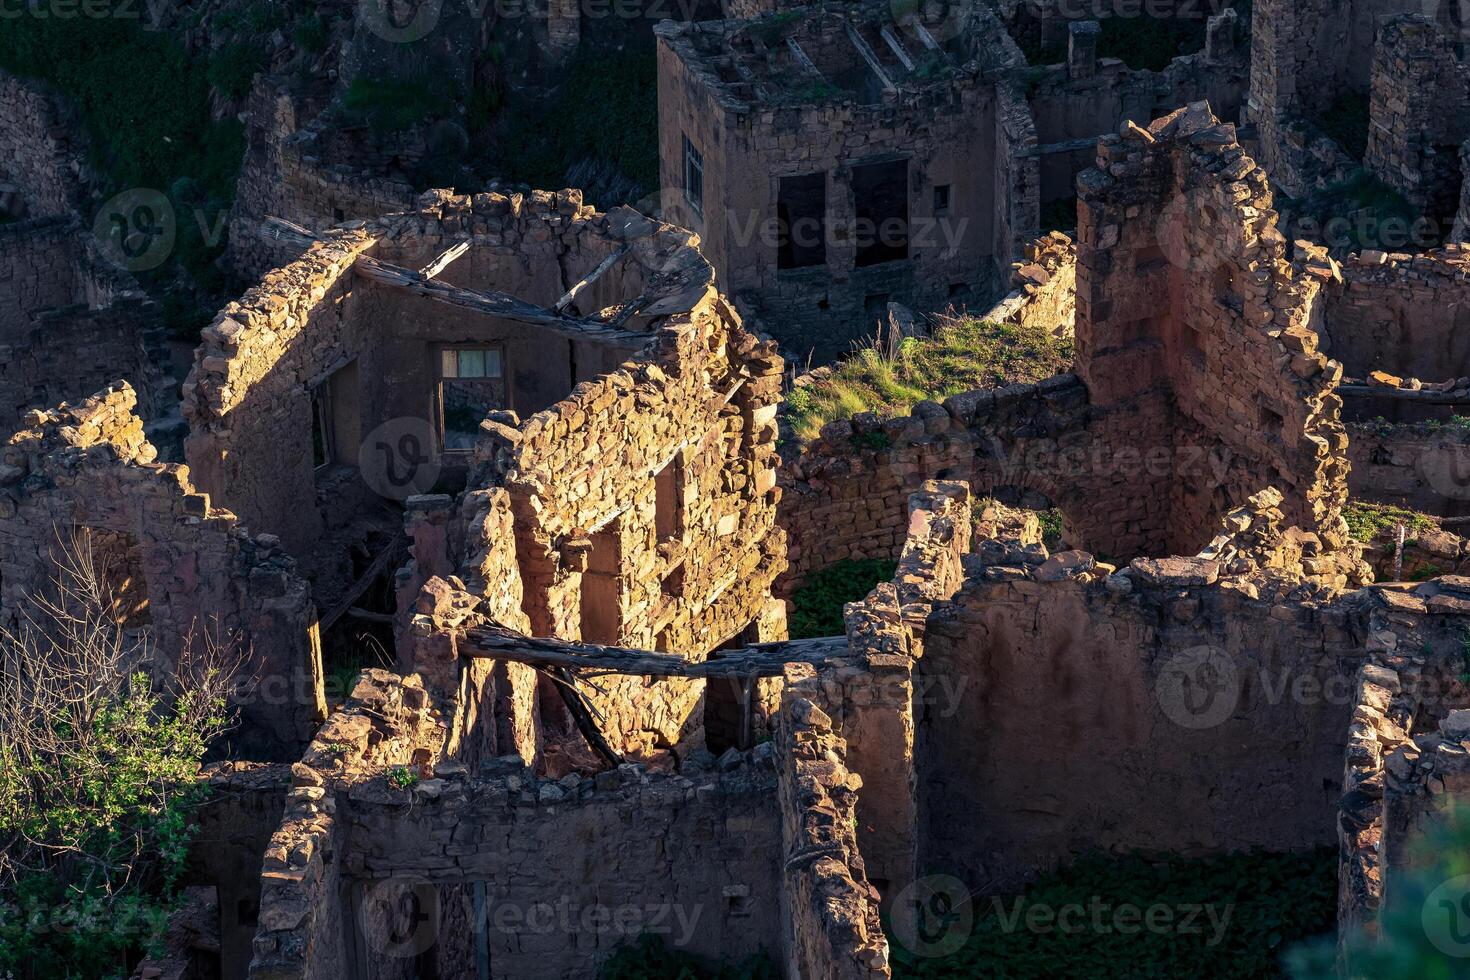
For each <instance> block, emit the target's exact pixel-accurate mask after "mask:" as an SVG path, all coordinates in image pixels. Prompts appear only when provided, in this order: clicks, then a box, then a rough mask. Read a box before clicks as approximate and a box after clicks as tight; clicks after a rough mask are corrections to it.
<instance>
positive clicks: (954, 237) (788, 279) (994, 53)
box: [655, 4, 1036, 362]
mask: <svg viewBox="0 0 1470 980" xmlns="http://www.w3.org/2000/svg"><path fill="white" fill-rule="evenodd" d="M966 12H967V14H968V15H969V18H970V19H969V22H968V27H967V30H968V31H970V32H973V34H974V38H975V39H974V40H973V42H972V47H970V52H971V56H972V57H977V58H978V60H977V61H976V62H974V63H973V64H972V65H970V66H966V67H964V68H955V69H954V70H953V71H952V72H950V74H952V75H953V76H954V77H953V78H952V79H950V80H948V81H946V82H943V83H939V84H935V83H931V82H928V81H925V82H922V83H920V84H915V83H914V82H913V81H912V80H911V81H908V82H906V83H905V84H904V86H903V87H902V88H901V90H899V91H896V92H889V93H888V94H886V95H885V96H884V97H883V99H882V101H881V102H880V103H877V104H872V105H862V104H859V103H860V102H861V101H862V100H861V99H859V98H856V97H855V95H856V93H854V92H849V91H836V90H835V89H833V90H832V91H831V92H830V94H826V95H821V96H818V97H816V98H813V99H811V100H808V101H796V100H793V99H789V98H786V99H776V98H767V97H766V96H765V95H763V94H761V93H760V92H758V91H757V90H756V89H755V88H754V87H753V86H752V83H751V82H747V81H742V80H741V76H740V75H739V74H738V72H737V70H736V69H734V68H732V67H730V66H729V62H730V61H731V60H732V59H734V60H739V61H742V62H743V61H745V60H746V59H747V58H748V59H749V60H750V61H751V63H752V64H755V67H754V68H752V69H751V72H752V73H753V74H754V73H757V72H758V73H760V74H756V75H755V78H754V83H753V84H754V85H758V86H766V85H769V91H771V92H775V91H779V90H784V89H789V88H790V86H791V82H790V81H789V80H788V79H785V78H782V77H774V76H775V75H777V74H778V73H779V69H778V62H779V61H780V59H781V58H788V57H789V54H788V53H787V52H786V50H785V47H784V45H783V44H782V43H780V42H777V44H776V49H777V50H778V51H779V57H778V55H776V54H770V55H767V53H766V48H765V47H764V41H760V40H758V39H757V38H756V37H755V35H753V34H750V33H747V32H746V30H745V28H746V26H747V25H742V24H740V23H737V22H733V21H727V22H721V23H709V24H699V25H692V24H675V23H672V22H665V23H663V24H661V25H659V27H658V28H656V29H655V34H656V35H657V37H658V48H659V157H660V161H661V176H660V182H661V185H662V186H663V187H664V188H666V189H667V190H666V193H665V195H664V200H663V202H662V203H663V207H664V216H665V218H666V219H667V220H670V221H672V222H674V223H675V224H678V225H680V226H682V227H686V228H690V229H692V230H693V231H695V232H697V233H698V234H699V235H700V237H701V239H702V241H703V247H704V251H705V254H706V255H707V256H708V257H709V260H710V262H711V264H712V265H714V267H715V269H716V271H717V272H718V274H719V276H720V278H721V280H722V281H723V282H724V284H725V289H726V290H727V291H728V292H729V293H730V294H731V295H732V296H734V297H735V298H736V299H737V300H738V301H739V302H740V304H741V309H742V312H745V313H747V314H748V315H749V316H750V317H752V318H753V319H757V320H759V322H760V324H761V328H762V329H763V330H766V331H768V332H771V333H772V335H773V336H775V337H776V338H777V339H778V340H779V341H781V343H782V344H783V346H784V347H785V348H786V349H788V350H790V351H791V352H793V354H794V355H796V356H798V357H800V358H802V359H805V358H806V356H807V355H808V353H809V352H813V356H814V358H815V360H816V361H817V362H824V361H827V360H830V359H832V358H834V357H836V356H839V355H841V354H844V353H846V351H847V350H848V349H849V347H850V345H851V344H852V342H853V341H856V340H859V339H860V338H862V337H866V336H869V335H871V334H872V333H874V331H875V329H876V326H877V322H878V319H879V318H880V316H882V315H883V310H884V309H885V308H886V303H887V302H889V301H892V302H898V303H902V304H904V305H907V306H910V307H913V308H915V309H918V310H923V311H928V310H939V309H943V308H944V307H945V306H946V305H948V304H949V303H950V302H951V301H952V299H954V298H957V297H958V298H960V299H961V300H962V299H963V298H964V297H966V296H974V297H980V298H983V297H985V296H986V295H988V294H989V293H990V292H991V291H992V290H993V287H994V282H995V280H996V279H997V278H998V275H997V273H998V271H999V270H1000V269H1003V268H1005V266H1007V265H1008V264H1009V263H1010V261H1011V260H1012V258H1014V257H1015V256H1016V255H1018V254H1019V250H1020V247H1021V244H1022V243H1023V242H1025V241H1029V240H1030V239H1032V238H1034V237H1035V236H1036V224H1035V221H1034V220H1032V221H1030V222H1029V223H1024V224H1023V223H1018V222H1015V221H1012V222H1011V223H1010V227H1004V226H1003V224H1002V221H1001V219H1000V218H999V215H1000V213H1001V212H1002V211H1004V210H1005V209H1006V208H1008V207H1011V206H1012V205H1011V204H1010V202H1011V200H1012V199H1011V198H1009V197H1007V196H1005V195H1004V194H1003V193H1001V190H1002V185H998V184H997V178H992V177H991V173H992V171H993V170H994V169H995V167H993V166H991V164H996V166H998V165H999V157H998V154H1000V153H1002V152H1004V148H1003V147H1002V148H998V149H995V150H993V149H992V147H993V146H995V143H994V142H993V141H992V139H991V138H990V137H991V135H992V129H993V127H997V126H1000V125H1003V124H1002V123H1001V122H999V121H998V120H997V112H998V111H1000V110H999V109H998V107H997V94H996V86H995V84H994V79H993V76H991V75H990V74H987V72H990V71H993V70H998V69H999V67H1001V66H1003V65H1006V64H1020V63H1022V60H1023V59H1022V58H1021V56H1020V53H1019V51H1018V50H1017V49H1016V48H1015V45H1014V44H1013V43H1012V42H1011V41H1010V39H1009V37H1007V36H1006V35H1005V33H1004V30H1003V28H1002V27H1001V26H1000V24H999V22H998V20H996V19H995V17H994V15H993V13H991V12H990V11H989V9H988V8H986V7H985V6H984V5H982V4H972V5H967V6H966ZM849 17H851V18H853V21H854V23H860V24H866V23H867V22H868V21H869V20H873V19H874V18H876V19H877V20H879V21H891V19H892V13H891V11H889V9H888V7H887V6H886V5H869V6H868V7H866V8H861V9H859V8H854V10H853V11H852V12H850V13H847V12H839V11H837V10H835V9H829V10H824V11H823V10H814V11H811V12H806V13H804V14H803V15H802V20H801V23H800V24H799V25H798V26H796V27H795V28H794V29H793V34H792V36H793V37H795V38H796V39H797V41H798V43H799V44H801V45H803V47H804V49H810V52H809V53H810V55H811V56H812V57H813V58H816V59H817V60H818V61H824V58H825V55H826V54H827V53H830V54H831V60H832V61H833V62H834V63H836V62H837V61H838V60H839V59H846V60H847V61H850V62H852V64H853V66H854V67H857V68H858V71H859V72H861V71H864V70H866V69H863V68H861V67H860V62H857V55H856V52H855V51H854V50H853V49H852V46H851V43H850V41H849V39H848V37H847V35H846V27H845V26H844V25H845V24H846V23H847V22H848V18H849ZM861 29H866V28H861ZM894 29H895V30H898V31H899V32H900V33H902V32H903V30H904V29H903V28H901V27H895V28H894ZM873 30H874V34H875V36H876V28H874V29H873ZM914 43H915V44H917V42H914ZM767 60H768V61H769V64H767V63H765V62H766V61H767ZM956 61H957V62H958V59H956ZM824 63H825V62H824ZM764 75H772V76H773V77H771V78H770V79H769V80H767V79H766V78H765V77H762V76H764ZM1021 110H1022V112H1023V113H1024V104H1023V105H1022V106H1021ZM686 139H688V140H689V142H690V144H692V145H693V146H694V147H695V149H696V150H698V152H699V153H700V154H701V155H702V157H703V160H704V181H703V186H704V195H703V204H702V207H701V208H697V207H695V206H693V205H692V204H691V203H690V202H689V201H688V200H686V198H685V195H684V193H683V190H682V188H683V187H684V141H685V140H686ZM899 159H907V160H908V161H909V166H908V181H907V186H906V187H905V188H901V189H898V190H897V191H895V193H903V194H905V195H906V197H907V213H908V221H909V228H908V235H909V239H910V248H909V255H908V257H907V258H904V259H895V260H893V261H887V262H882V263H879V264H876V265H871V266H865V267H859V266H857V265H856V258H857V242H856V235H854V234H853V228H854V227H855V222H856V220H857V218H858V214H857V211H856V204H855V200H854V192H853V190H852V181H853V169H854V167H856V166H860V165H862V164H865V163H869V162H876V161H893V160H899ZM810 174H825V175H826V199H825V221H826V234H825V242H826V252H825V262H824V264H822V265H818V266H811V267H805V268H796V269H778V255H777V252H778V249H777V243H776V241H775V236H774V233H773V232H772V229H773V228H774V227H775V222H776V220H777V203H778V202H777V197H778V190H779V178H780V177H781V176H793V175H810ZM1023 179H1024V178H1018V181H1020V180H1023ZM938 185H947V186H948V187H949V188H950V205H949V210H948V212H947V213H936V212H935V210H934V188H935V187H936V186H938ZM1028 199H1031V200H1034V195H1033V196H1031V197H1030V198H1028V197H1027V196H1026V195H1025V194H1023V196H1022V200H1028ZM1032 217H1033V218H1034V216H1032ZM1007 236H1009V237H1007ZM877 297H883V298H884V299H883V300H882V301H881V302H880V301H879V299H877Z"/></svg>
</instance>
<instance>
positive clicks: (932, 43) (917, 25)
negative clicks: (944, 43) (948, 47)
mask: <svg viewBox="0 0 1470 980" xmlns="http://www.w3.org/2000/svg"><path fill="white" fill-rule="evenodd" d="M909 26H910V27H912V28H913V29H914V33H915V34H917V35H919V40H920V41H921V42H923V45H924V47H926V48H928V49H929V50H930V51H939V52H943V51H944V48H943V47H941V46H940V44H939V42H938V41H936V40H934V35H933V34H930V33H929V28H927V27H925V26H924V22H923V21H922V20H920V19H919V15H918V14H917V13H915V14H914V16H913V18H912V19H911V20H910V21H909ZM946 60H948V59H946Z"/></svg>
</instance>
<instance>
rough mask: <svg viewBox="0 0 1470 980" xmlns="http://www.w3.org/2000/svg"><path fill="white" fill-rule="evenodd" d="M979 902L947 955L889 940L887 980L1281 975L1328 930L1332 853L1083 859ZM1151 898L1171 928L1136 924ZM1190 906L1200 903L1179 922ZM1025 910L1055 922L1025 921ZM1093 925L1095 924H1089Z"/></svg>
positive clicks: (1332, 914) (1184, 979) (1246, 979)
mask: <svg viewBox="0 0 1470 980" xmlns="http://www.w3.org/2000/svg"><path fill="white" fill-rule="evenodd" d="M976 903H977V904H976V907H975V910H974V911H975V923H974V928H973V930H972V932H971V934H970V936H969V939H968V941H967V942H966V943H965V945H964V947H963V948H962V949H960V950H959V951H958V952H956V953H954V954H953V955H951V956H947V957H936V958H930V959H924V958H921V957H916V956H914V955H912V953H910V952H909V951H907V950H905V949H904V947H903V944H902V943H901V942H899V941H898V940H897V939H896V938H890V948H891V949H892V959H893V975H894V977H895V978H925V980H930V978H941V977H943V978H961V977H974V978H987V980H989V978H997V980H1053V978H1057V977H1087V978H1089V980H1112V978H1117V980H1135V978H1139V977H1149V978H1174V977H1177V978H1180V980H1194V978H1199V977H1209V978H1212V980H1263V978H1274V977H1285V976H1286V975H1287V974H1286V973H1285V971H1284V967H1283V964H1282V958H1283V954H1284V953H1285V951H1286V950H1287V948H1288V947H1289V946H1291V945H1292V944H1294V943H1296V942H1298V941H1301V940H1306V939H1309V938H1312V937H1316V936H1320V935H1322V934H1324V933H1330V932H1331V930H1332V929H1333V927H1334V924H1335V919H1336V905H1337V862H1336V851H1335V850H1334V849H1326V848H1324V849H1322V850H1319V851H1314V852H1308V853H1294V854H1232V855H1226V856H1221V857H1215V858H1207V859H1202V860H1186V859H1183V858H1177V857H1176V858H1170V859H1168V860H1166V861H1150V860H1145V859H1143V858H1140V857H1125V858H1112V857H1107V856H1093V857H1086V858H1083V859H1081V860H1079V861H1077V862H1076V863H1075V864H1073V865H1071V866H1070V867H1067V868H1063V869H1061V870H1059V871H1056V872H1053V873H1051V874H1048V875H1045V876H1043V877H1042V878H1041V879H1040V880H1038V881H1037V882H1036V883H1035V884H1033V885H1032V886H1031V887H1030V888H1028V889H1027V890H1026V892H1025V894H1024V895H1023V896H1017V897H1009V898H1001V899H977V900H976ZM1156 906H1163V907H1164V909H1165V910H1166V911H1167V912H1168V914H1169V915H1170V920H1169V921H1170V922H1171V923H1172V924H1173V925H1172V927H1164V928H1155V929H1149V928H1143V927H1142V923H1144V922H1146V921H1148V920H1147V919H1146V918H1145V916H1146V915H1147V914H1148V911H1149V910H1150V909H1152V908H1154V907H1156ZM1125 907H1128V908H1133V909H1137V910H1138V913H1137V918H1130V919H1119V918H1115V916H1117V915H1119V914H1120V913H1119V910H1120V909H1122V908H1125ZM1068 908H1073V909H1080V911H1076V912H1074V913H1072V914H1070V915H1069V916H1067V918H1066V919H1065V920H1064V919H1062V918H1061V912H1062V910H1064V909H1068ZM1193 908H1198V909H1201V911H1199V912H1198V913H1197V914H1194V915H1193V916H1192V917H1191V918H1190V919H1189V921H1188V923H1187V924H1186V921H1185V918H1186V916H1187V915H1189V914H1190V913H1189V912H1188V910H1189V909H1193ZM1095 909H1101V910H1103V911H1100V912H1095V911H1094V910H1095ZM1033 910H1034V911H1033ZM1211 912H1212V913H1213V918H1212V917H1211V914H1210V913H1211ZM1133 914H1134V913H1128V915H1129V916H1132V915H1133ZM1163 914H1164V913H1155V919H1154V920H1153V921H1155V922H1156V923H1157V922H1160V921H1162V918H1161V916H1162V915H1163ZM1028 915H1029V916H1030V917H1031V919H1030V921H1032V922H1035V923H1044V922H1050V923H1052V926H1051V927H1050V928H1048V929H1042V928H1036V929H1032V928H1028V927H1027V922H1028ZM1099 921H1100V922H1101V923H1102V926H1101V927H1098V926H1096V925H1095V923H1097V922H1099ZM1062 923H1065V924H1066V925H1067V926H1068V927H1069V928H1066V929H1063V928H1061V924H1062ZM1115 923H1122V924H1124V925H1125V926H1127V928H1128V930H1129V931H1127V932H1124V931H1122V930H1121V929H1119V928H1117V927H1116V926H1115ZM1130 923H1137V924H1138V926H1139V927H1138V928H1134V927H1133V925H1132V924H1130Z"/></svg>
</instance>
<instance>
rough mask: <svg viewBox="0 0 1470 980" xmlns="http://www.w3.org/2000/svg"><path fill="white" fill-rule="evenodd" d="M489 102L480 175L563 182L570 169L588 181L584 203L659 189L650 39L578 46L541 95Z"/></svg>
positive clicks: (608, 202) (552, 184) (553, 184)
mask: <svg viewBox="0 0 1470 980" xmlns="http://www.w3.org/2000/svg"><path fill="white" fill-rule="evenodd" d="M482 96H483V98H484V100H485V101H486V102H487V103H490V104H492V105H491V106H490V107H487V112H493V120H494V121H493V124H492V128H491V132H492V133H493V135H494V140H493V142H491V143H489V144H487V145H489V146H491V151H490V154H489V155H488V156H487V157H486V158H485V159H484V160H482V161H481V162H480V164H479V168H480V169H481V170H483V171H484V173H485V175H486V176H487V177H490V176H498V177H502V178H504V179H506V180H511V181H517V182H523V183H527V184H530V185H531V186H532V187H540V188H546V189H557V188H561V187H566V186H568V174H569V173H571V172H572V170H573V168H583V169H584V170H585V171H586V172H588V173H590V175H591V176H592V178H593V179H592V180H590V181H583V183H586V184H589V185H590V186H591V187H592V190H591V192H590V194H589V200H590V202H591V203H593V204H596V205H597V206H599V207H610V206H613V205H616V204H622V203H632V202H634V201H637V200H638V199H639V198H641V197H644V196H646V195H649V194H653V193H655V192H656V191H657V190H658V59H657V57H656V55H655V51H654V48H653V45H652V44H651V43H646V44H642V43H640V44H639V45H638V46H637V47H636V48H631V47H630V48H629V49H628V50H624V51H607V52H598V51H596V50H593V51H591V52H586V51H579V52H578V53H577V54H576V55H574V56H573V58H572V61H571V63H570V64H569V65H568V66H567V67H566V69H565V71H564V72H562V73H560V77H559V83H558V86H557V89H556V91H555V93H554V94H552V95H551V96H550V97H549V98H547V99H542V100H524V101H518V102H516V103H514V104H511V105H505V106H498V100H497V99H496V98H495V97H493V96H491V95H484V94H483V93H482Z"/></svg>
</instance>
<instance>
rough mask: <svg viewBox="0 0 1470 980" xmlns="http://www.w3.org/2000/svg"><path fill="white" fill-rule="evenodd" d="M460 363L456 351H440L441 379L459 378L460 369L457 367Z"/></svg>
mask: <svg viewBox="0 0 1470 980" xmlns="http://www.w3.org/2000/svg"><path fill="white" fill-rule="evenodd" d="M458 363H459V358H458V357H456V356H455V352H454V351H452V350H446V351H440V352H439V374H440V376H441V377H445V378H457V377H459V369H458V367H457V365H458Z"/></svg>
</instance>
